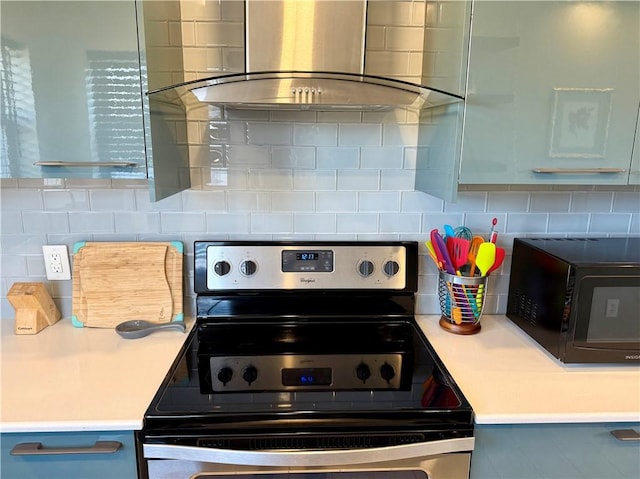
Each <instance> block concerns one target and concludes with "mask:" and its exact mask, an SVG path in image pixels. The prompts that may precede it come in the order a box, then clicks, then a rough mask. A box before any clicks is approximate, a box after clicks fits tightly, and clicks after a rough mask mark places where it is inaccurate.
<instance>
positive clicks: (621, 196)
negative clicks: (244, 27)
mask: <svg viewBox="0 0 640 479" xmlns="http://www.w3.org/2000/svg"><path fill="white" fill-rule="evenodd" d="M611 211H613V212H616V213H636V214H640V195H638V193H625V192H621V191H619V192H617V193H615V194H614V196H613V208H612V210H611Z"/></svg>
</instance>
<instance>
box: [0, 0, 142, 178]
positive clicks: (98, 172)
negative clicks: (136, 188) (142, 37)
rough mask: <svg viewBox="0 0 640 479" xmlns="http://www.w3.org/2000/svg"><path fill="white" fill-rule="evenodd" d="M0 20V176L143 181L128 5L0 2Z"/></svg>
mask: <svg viewBox="0 0 640 479" xmlns="http://www.w3.org/2000/svg"><path fill="white" fill-rule="evenodd" d="M1 21H2V24H1V34H2V143H1V148H2V149H1V151H0V153H1V155H2V156H1V158H0V177H2V178H42V177H76V178H77V177H83V178H146V164H145V147H144V132H143V129H144V128H143V115H142V87H141V82H140V61H139V55H138V38H137V31H136V13H135V2H134V1H133V0H131V1H117V2H106V1H82V2H78V1H69V2H62V1H53V2H52V1H43V2H32V1H28V2H25V1H5V0H3V1H2V19H1ZM49 165H54V166H49Z"/></svg>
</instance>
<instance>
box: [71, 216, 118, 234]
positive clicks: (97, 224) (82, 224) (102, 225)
mask: <svg viewBox="0 0 640 479" xmlns="http://www.w3.org/2000/svg"><path fill="white" fill-rule="evenodd" d="M69 231H70V232H71V233H88V234H93V233H113V232H114V231H115V227H114V220H113V213H112V212H110V211H109V212H107V211H104V212H94V211H86V212H85V211H83V212H77V211H70V212H69Z"/></svg>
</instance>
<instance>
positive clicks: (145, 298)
mask: <svg viewBox="0 0 640 479" xmlns="http://www.w3.org/2000/svg"><path fill="white" fill-rule="evenodd" d="M182 255H183V246H182V243H180V242H170V243H169V242H144V243H142V242H141V243H138V242H82V243H76V244H75V245H74V257H73V298H72V301H73V303H72V317H71V320H72V322H73V324H74V325H75V326H78V327H95V328H114V327H116V326H117V325H118V324H119V323H122V322H123V321H127V320H130V319H144V320H146V321H150V322H153V323H167V322H169V321H177V320H181V319H183V316H184V315H183V309H182Z"/></svg>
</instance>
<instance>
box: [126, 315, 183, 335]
mask: <svg viewBox="0 0 640 479" xmlns="http://www.w3.org/2000/svg"><path fill="white" fill-rule="evenodd" d="M161 329H179V330H180V331H182V332H183V333H184V332H185V331H186V330H187V325H186V324H185V322H184V321H172V322H170V323H162V324H156V323H151V322H149V321H145V320H144V319H132V320H131V321H125V322H124V323H120V324H118V325H117V326H116V333H118V334H119V335H120V336H122V337H123V338H126V339H138V338H143V337H145V336H147V335H149V334H151V333H153V332H155V331H159V330H161Z"/></svg>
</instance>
